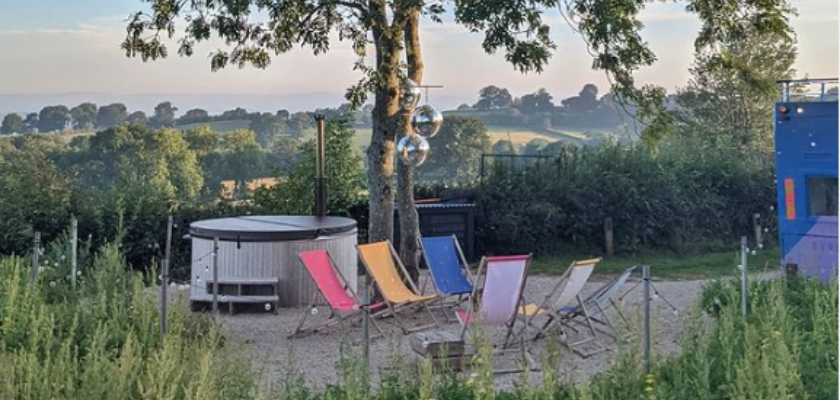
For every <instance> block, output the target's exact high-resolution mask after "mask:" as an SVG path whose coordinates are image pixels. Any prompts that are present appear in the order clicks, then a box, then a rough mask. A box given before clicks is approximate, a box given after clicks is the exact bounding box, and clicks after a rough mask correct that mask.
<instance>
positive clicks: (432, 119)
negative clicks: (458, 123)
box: [411, 104, 443, 139]
mask: <svg viewBox="0 0 840 400" xmlns="http://www.w3.org/2000/svg"><path fill="white" fill-rule="evenodd" d="M442 124H443V114H441V113H440V111H438V110H437V109H436V108H434V107H432V106H431V105H428V104H424V105H422V106H420V107H417V109H416V110H414V114H413V115H412V116H411V128H412V129H413V130H414V133H416V134H418V135H420V136H422V137H423V138H425V139H428V138H431V137H434V136H435V135H437V133H438V131H440V126H441V125H442Z"/></svg>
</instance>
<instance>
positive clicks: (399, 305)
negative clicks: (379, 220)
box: [356, 241, 438, 334]
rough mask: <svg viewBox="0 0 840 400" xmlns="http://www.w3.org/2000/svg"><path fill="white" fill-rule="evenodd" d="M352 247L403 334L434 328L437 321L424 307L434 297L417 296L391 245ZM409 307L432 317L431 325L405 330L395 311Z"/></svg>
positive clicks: (417, 290)
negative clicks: (354, 248) (421, 309)
mask: <svg viewBox="0 0 840 400" xmlns="http://www.w3.org/2000/svg"><path fill="white" fill-rule="evenodd" d="M356 248H357V249H358V250H359V258H361V260H362V264H364V265H365V269H367V271H368V274H369V275H370V276H371V278H373V282H374V283H375V284H376V287H377V288H378V289H379V292H380V293H381V294H382V298H383V299H384V300H385V304H386V305H387V306H388V310H385V311H390V314H393V316H394V320H395V321H396V323H397V325H398V326H399V327H400V329H402V331H403V333H406V334H408V333H410V332H414V331H418V330H422V329H426V328H429V327H431V326H437V325H438V323H437V319H435V316H434V315H433V314H432V311H431V310H429V307H428V304H427V303H428V302H430V301H434V300H437V296H435V295H431V296H423V295H421V294H420V290H419V289H418V288H417V285H416V284H415V283H414V281H413V280H412V279H411V276H410V275H409V274H408V271H406V270H405V266H404V265H403V264H402V261H400V257H399V256H398V255H397V252H396V250H394V247H393V246H391V242H388V241H385V242H377V243H369V244H361V245H358V246H356ZM413 306H419V307H422V308H424V309H425V310H426V312H428V313H429V316H431V317H432V323H431V324H429V325H424V326H418V327H414V328H411V329H408V328H406V326H405V325H404V324H403V321H402V319H401V318H400V315H399V314H398V311H400V310H402V309H405V308H409V307H413ZM382 314H383V313H380V314H379V315H382Z"/></svg>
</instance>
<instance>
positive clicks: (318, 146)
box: [315, 114, 327, 217]
mask: <svg viewBox="0 0 840 400" xmlns="http://www.w3.org/2000/svg"><path fill="white" fill-rule="evenodd" d="M324 118H325V117H324V114H315V125H316V126H317V128H318V129H317V133H316V136H315V216H316V217H324V216H326V215H327V177H326V170H327V168H326V156H327V143H326V141H327V132H326V125H325V121H324Z"/></svg>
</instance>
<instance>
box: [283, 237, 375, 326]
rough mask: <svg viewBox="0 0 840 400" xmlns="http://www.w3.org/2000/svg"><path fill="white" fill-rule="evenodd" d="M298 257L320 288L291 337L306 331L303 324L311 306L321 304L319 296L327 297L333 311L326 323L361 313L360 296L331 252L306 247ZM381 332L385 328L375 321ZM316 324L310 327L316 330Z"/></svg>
mask: <svg viewBox="0 0 840 400" xmlns="http://www.w3.org/2000/svg"><path fill="white" fill-rule="evenodd" d="M298 257H299V258H300V260H301V263H303V266H304V268H305V269H306V271H307V272H309V275H310V276H311V277H312V280H313V281H314V282H315V286H316V288H317V291H316V292H315V294H314V295H313V298H312V303H311V304H310V306H309V307H307V308H306V309H304V311H303V315H302V316H301V320H300V322H299V323H298V326H297V328H296V329H295V331H294V333H292V335H290V337H294V336H296V335H298V334H300V333H301V332H303V331H304V329H303V325H304V323H305V322H306V319H307V317H308V316H309V315H310V313H311V309H313V308H315V307H317V306H318V297H319V296H320V297H323V298H324V300H326V305H327V306H329V308H330V310H331V311H332V314H331V315H330V319H329V320H328V321H327V322H325V323H324V325H329V324H332V323H336V322H337V323H342V321H343V320H345V319H348V318H351V317H355V316H359V315H360V314H361V312H362V311H363V309H362V308H363V304H362V302H361V301H360V300H359V297H358V296H357V295H356V293H355V291H354V290H353V289H352V288H350V287H349V286H348V284H347V280H346V279H345V278H344V276H342V275H341V272H340V271H339V270H338V269H337V268H336V267H335V263H334V262H333V261H332V259H331V258H330V255H329V253H327V251H326V250H324V249H317V250H310V251H304V252H302V253H300V254H298ZM378 307H379V305H371V308H372V309H376V308H378ZM373 325H374V327H375V328H376V330H377V331H378V332H379V334H382V330H381V329H380V328H379V326H378V325H377V324H376V322H374V323H373ZM314 329H315V327H312V328H309V329H308V330H314Z"/></svg>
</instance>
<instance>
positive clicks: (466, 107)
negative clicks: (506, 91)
mask: <svg viewBox="0 0 840 400" xmlns="http://www.w3.org/2000/svg"><path fill="white" fill-rule="evenodd" d="M511 104H512V102H511ZM469 110H472V107H471V106H470V105H469V104H467V103H463V104H461V105H460V106H458V111H469Z"/></svg>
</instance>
